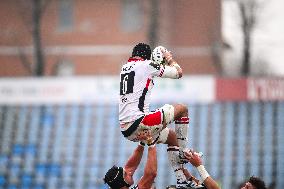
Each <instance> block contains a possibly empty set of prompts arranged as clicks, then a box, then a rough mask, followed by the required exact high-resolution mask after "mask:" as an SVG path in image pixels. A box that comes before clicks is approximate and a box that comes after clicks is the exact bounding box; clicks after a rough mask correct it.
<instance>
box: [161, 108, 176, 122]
mask: <svg viewBox="0 0 284 189" xmlns="http://www.w3.org/2000/svg"><path fill="white" fill-rule="evenodd" d="M161 109H162V111H163V114H164V123H165V124H169V123H171V122H172V121H173V120H174V114H175V113H174V112H175V108H174V106H173V105H170V104H165V105H164V106H163V107H161Z"/></svg>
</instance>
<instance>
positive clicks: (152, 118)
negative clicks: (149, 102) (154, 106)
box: [142, 111, 162, 126]
mask: <svg viewBox="0 0 284 189" xmlns="http://www.w3.org/2000/svg"><path fill="white" fill-rule="evenodd" d="M142 123H143V124H144V125H147V126H155V125H160V124H161V123H162V113H161V112H160V111H158V112H155V113H151V114H148V115H146V116H145V117H144V119H143V121H142Z"/></svg>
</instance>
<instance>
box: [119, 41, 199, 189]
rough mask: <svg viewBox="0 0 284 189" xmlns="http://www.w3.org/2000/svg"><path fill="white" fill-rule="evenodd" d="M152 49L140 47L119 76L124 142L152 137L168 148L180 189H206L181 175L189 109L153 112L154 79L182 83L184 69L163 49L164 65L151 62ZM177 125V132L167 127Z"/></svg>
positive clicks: (167, 107)
mask: <svg viewBox="0 0 284 189" xmlns="http://www.w3.org/2000/svg"><path fill="white" fill-rule="evenodd" d="M151 52H152V51H151V48H150V46H149V45H147V44H144V43H139V44H137V45H136V46H135V47H134V48H133V51H132V56H131V57H130V58H129V59H128V61H127V63H126V64H124V65H123V66H122V68H121V72H120V100H119V122H120V128H121V132H122V134H123V135H124V137H125V138H127V139H129V140H131V141H134V142H139V141H141V142H144V143H147V142H148V141H147V137H146V136H148V135H149V134H150V135H151V136H152V137H153V139H154V141H155V142H158V143H164V144H167V145H168V149H167V153H168V158H169V161H170V163H171V166H172V168H173V169H174V171H175V175H176V178H177V188H179V189H186V188H203V187H202V186H198V185H196V184H195V183H193V182H190V181H187V180H186V177H185V175H184V173H183V171H182V164H181V162H182V158H183V156H182V153H181V152H183V149H184V148H185V147H186V145H187V143H188V142H187V135H188V123H189V118H188V109H187V107H186V106H185V105H183V104H173V105H170V104H165V105H164V106H163V107H161V108H159V109H157V110H155V111H153V112H150V111H149V105H150V94H151V90H152V88H153V86H154V82H153V79H154V78H155V77H161V78H171V79H179V78H181V77H182V69H181V67H180V66H179V65H178V63H177V62H176V61H175V60H174V59H173V57H172V54H171V52H169V51H167V50H166V49H161V53H162V54H161V56H162V57H164V58H165V63H166V64H165V65H162V64H157V63H155V62H154V61H152V60H151ZM173 121H175V131H173V130H170V129H169V128H167V125H168V124H170V123H172V122H173Z"/></svg>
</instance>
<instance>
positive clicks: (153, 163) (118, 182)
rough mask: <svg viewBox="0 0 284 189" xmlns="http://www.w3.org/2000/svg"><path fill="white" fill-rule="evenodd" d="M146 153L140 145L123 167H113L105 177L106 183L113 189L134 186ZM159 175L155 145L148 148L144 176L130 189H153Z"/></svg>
mask: <svg viewBox="0 0 284 189" xmlns="http://www.w3.org/2000/svg"><path fill="white" fill-rule="evenodd" d="M143 152H144V146H143V145H141V144H140V145H138V146H137V148H136V149H135V150H134V152H133V154H132V155H131V156H130V158H129V159H128V161H127V163H126V164H125V166H124V168H123V167H117V166H113V167H112V168H111V169H109V170H108V171H107V173H106V175H105V178H104V181H105V183H107V184H108V185H109V186H110V188H111V189H128V188H129V187H130V186H131V185H133V184H134V181H133V175H134V172H135V171H136V169H137V167H138V166H139V164H140V162H141V159H142V156H143ZM156 175H157V150H156V146H155V144H152V145H150V146H149V147H148V157H147V162H146V167H145V169H144V174H143V176H142V177H141V178H140V180H139V181H138V183H137V185H135V186H133V187H131V188H130V189H152V184H153V183H154V181H155V178H156Z"/></svg>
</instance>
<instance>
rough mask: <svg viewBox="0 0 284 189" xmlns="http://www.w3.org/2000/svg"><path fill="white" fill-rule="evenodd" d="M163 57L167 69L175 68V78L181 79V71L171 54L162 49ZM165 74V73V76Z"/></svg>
mask: <svg viewBox="0 0 284 189" xmlns="http://www.w3.org/2000/svg"><path fill="white" fill-rule="evenodd" d="M162 52H163V55H164V57H165V61H166V63H167V64H168V66H169V67H171V68H175V69H176V72H177V76H176V77H175V78H181V77H182V69H181V67H180V66H179V65H178V63H177V62H176V61H175V60H174V59H173V56H172V53H171V52H170V51H167V50H164V49H162ZM165 69H167V65H166V66H165ZM166 75H167V73H165V76H166Z"/></svg>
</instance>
